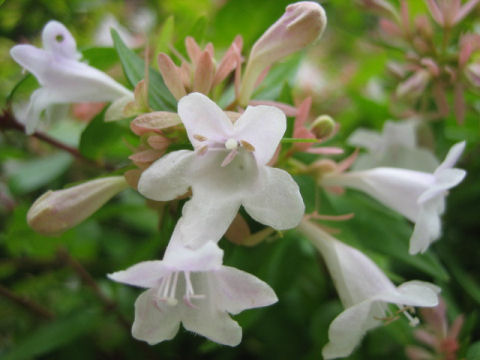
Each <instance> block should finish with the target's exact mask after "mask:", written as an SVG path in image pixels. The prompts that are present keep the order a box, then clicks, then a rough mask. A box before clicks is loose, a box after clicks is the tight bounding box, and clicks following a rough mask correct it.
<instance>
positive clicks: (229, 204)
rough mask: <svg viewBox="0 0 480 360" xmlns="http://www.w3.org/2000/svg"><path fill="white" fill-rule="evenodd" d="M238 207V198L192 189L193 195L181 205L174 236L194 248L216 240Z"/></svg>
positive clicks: (225, 229)
mask: <svg viewBox="0 0 480 360" xmlns="http://www.w3.org/2000/svg"><path fill="white" fill-rule="evenodd" d="M239 208H240V200H239V199H231V198H222V197H218V196H215V194H212V195H211V196H210V194H209V193H203V192H202V191H198V190H195V189H194V194H193V197H192V198H191V199H190V200H189V201H187V202H186V203H185V204H184V205H183V209H182V217H181V218H180V219H179V220H178V223H177V226H176V228H175V231H176V238H178V240H179V241H182V242H183V244H184V246H188V247H191V248H194V249H196V248H198V247H200V246H202V245H203V244H205V243H207V242H209V241H213V242H218V241H219V240H220V238H221V237H222V236H223V234H225V232H226V231H227V229H228V227H229V226H230V224H231V223H232V221H233V219H234V218H235V216H236V215H237V212H238V209H239Z"/></svg>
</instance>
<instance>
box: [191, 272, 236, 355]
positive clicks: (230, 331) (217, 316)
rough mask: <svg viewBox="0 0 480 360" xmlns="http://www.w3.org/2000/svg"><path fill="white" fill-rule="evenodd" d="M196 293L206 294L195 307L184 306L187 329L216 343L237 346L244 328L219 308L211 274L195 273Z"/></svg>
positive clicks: (196, 302)
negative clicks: (213, 290)
mask: <svg viewBox="0 0 480 360" xmlns="http://www.w3.org/2000/svg"><path fill="white" fill-rule="evenodd" d="M193 276H195V279H194V280H193V281H194V282H195V292H196V293H198V294H205V295H206V297H205V298H204V299H198V300H195V307H189V306H182V308H181V309H182V315H181V316H182V323H183V326H184V327H185V329H187V330H189V331H192V332H195V333H198V334H200V335H202V336H205V337H206V338H208V339H210V340H211V341H215V342H216V343H219V344H223V345H229V346H236V345H238V344H239V343H240V341H241V339H242V328H241V327H240V326H239V325H238V323H237V322H236V321H234V320H232V319H231V318H230V316H229V315H228V314H227V313H226V312H225V311H223V310H221V309H220V308H219V307H218V306H217V299H218V296H217V294H216V293H215V292H212V285H211V282H212V281H214V279H211V278H210V276H211V274H207V273H195V274H193Z"/></svg>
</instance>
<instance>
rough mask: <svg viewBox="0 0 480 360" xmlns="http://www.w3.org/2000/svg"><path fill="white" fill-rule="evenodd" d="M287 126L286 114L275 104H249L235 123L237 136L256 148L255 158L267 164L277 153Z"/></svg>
mask: <svg viewBox="0 0 480 360" xmlns="http://www.w3.org/2000/svg"><path fill="white" fill-rule="evenodd" d="M286 128H287V119H286V117H285V114H284V113H283V112H282V111H281V110H280V109H278V108H277V107H275V106H266V105H259V106H249V107H247V110H245V112H244V113H243V114H242V116H240V118H239V119H238V120H237V121H236V122H235V124H234V131H235V138H236V139H237V140H239V141H240V140H245V141H247V142H248V143H249V144H251V145H253V147H254V148H255V151H254V154H255V159H256V160H257V163H258V164H259V165H265V164H266V163H268V162H269V161H270V159H271V158H272V156H273V154H274V153H275V151H276V149H277V146H278V144H279V143H280V140H281V139H282V136H283V134H284V133H285V130H286Z"/></svg>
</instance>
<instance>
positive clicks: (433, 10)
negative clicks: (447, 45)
mask: <svg viewBox="0 0 480 360" xmlns="http://www.w3.org/2000/svg"><path fill="white" fill-rule="evenodd" d="M426 3H427V5H428V8H429V10H430V14H431V15H432V17H433V18H434V19H435V21H436V22H437V24H439V25H444V23H445V21H444V19H443V14H442V11H441V10H440V8H439V7H438V5H437V2H436V1H435V0H426Z"/></svg>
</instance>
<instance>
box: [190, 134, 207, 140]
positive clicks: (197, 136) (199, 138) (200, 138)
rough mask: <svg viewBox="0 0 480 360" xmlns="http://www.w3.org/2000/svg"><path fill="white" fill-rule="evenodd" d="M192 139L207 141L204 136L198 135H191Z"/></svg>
mask: <svg viewBox="0 0 480 360" xmlns="http://www.w3.org/2000/svg"><path fill="white" fill-rule="evenodd" d="M193 138H194V139H195V140H198V141H205V140H207V138H206V137H205V136H202V135H198V134H195V135H193Z"/></svg>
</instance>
